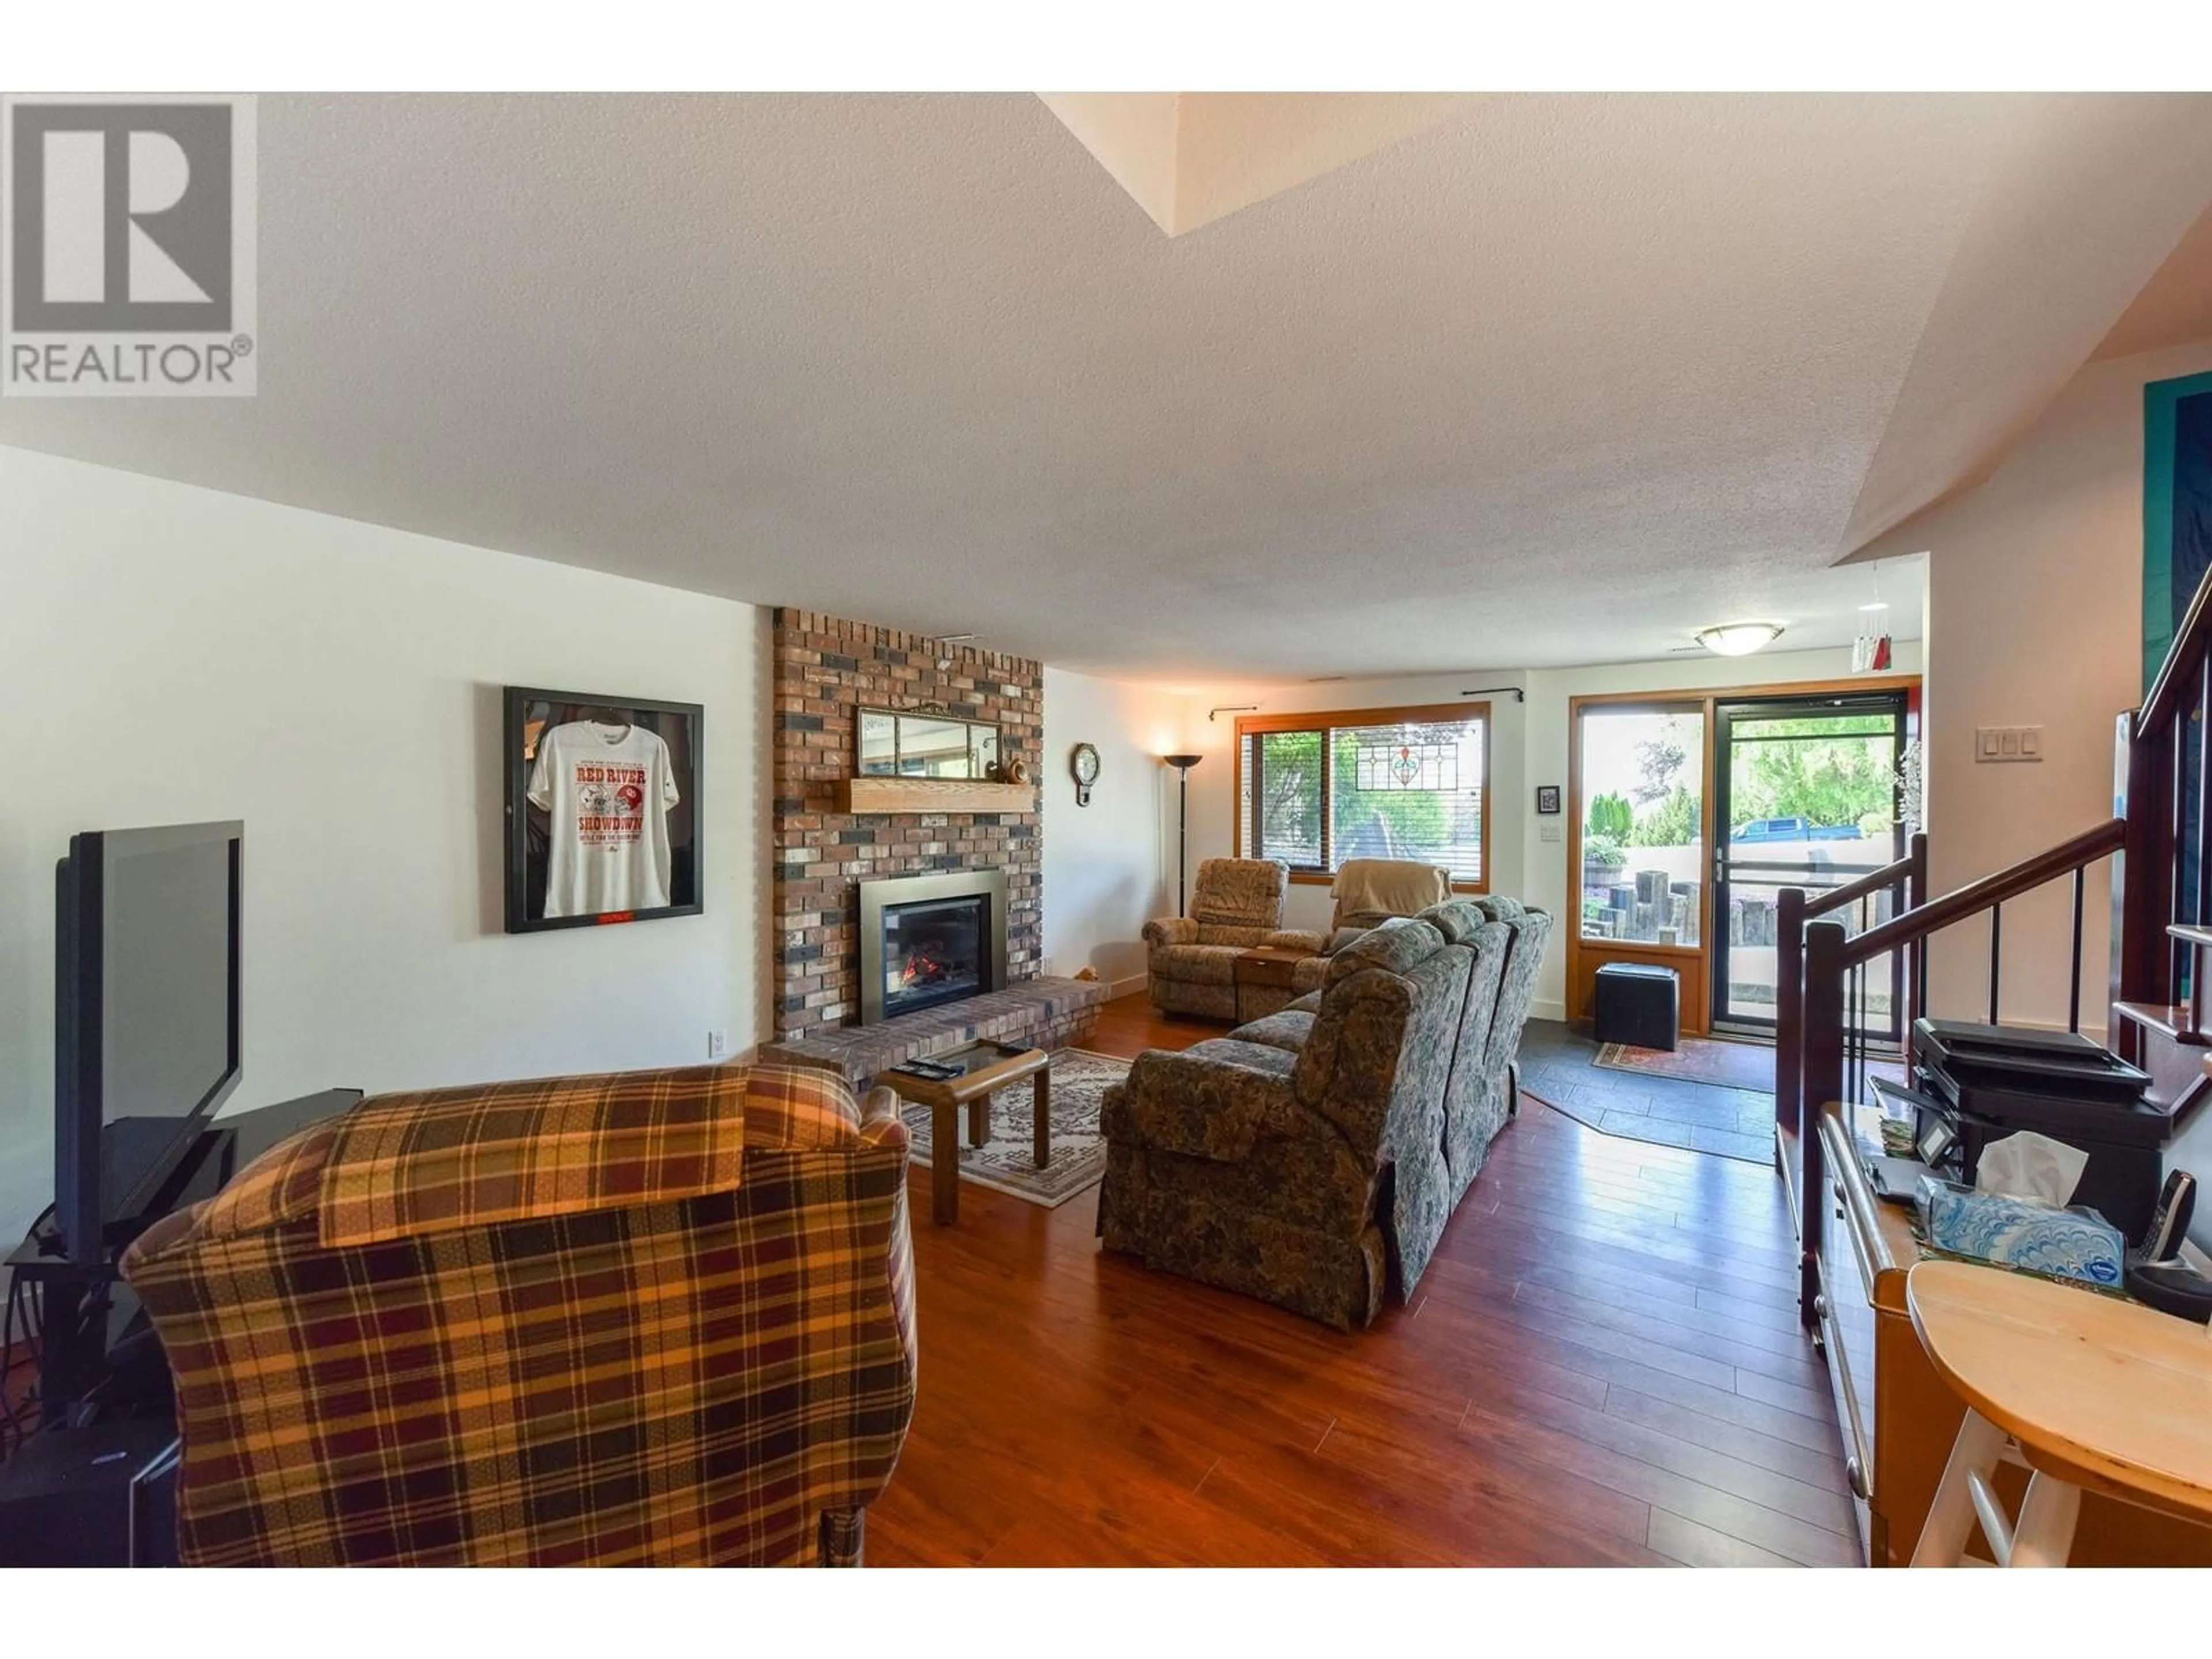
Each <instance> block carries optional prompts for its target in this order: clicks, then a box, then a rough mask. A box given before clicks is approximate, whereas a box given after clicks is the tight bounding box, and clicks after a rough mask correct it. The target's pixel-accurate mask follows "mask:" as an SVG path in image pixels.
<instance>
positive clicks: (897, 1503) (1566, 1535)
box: [868, 996, 1858, 1566]
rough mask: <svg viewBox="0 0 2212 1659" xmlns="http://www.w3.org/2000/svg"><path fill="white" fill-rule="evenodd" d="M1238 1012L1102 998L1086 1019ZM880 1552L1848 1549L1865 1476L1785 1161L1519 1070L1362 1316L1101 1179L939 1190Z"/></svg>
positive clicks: (1153, 1556) (1849, 1558)
mask: <svg viewBox="0 0 2212 1659" xmlns="http://www.w3.org/2000/svg"><path fill="white" fill-rule="evenodd" d="M1221 1029H1222V1028H1220V1027H1218V1026H1212V1025H1208V1024H1205V1023H1202V1022H1199V1021H1184V1020H1177V1021H1172V1022H1169V1021H1163V1020H1160V1019H1158V1018H1157V1017H1156V1016H1154V1015H1153V1013H1152V1010H1151V1009H1150V1007H1149V1006H1147V1005H1146V1002H1145V1000H1144V999H1143V998H1142V997H1140V996H1139V997H1133V998H1122V999H1119V1000H1116V1001H1115V1002H1114V1003H1112V1004H1109V1006H1108V1008H1107V1010H1106V1012H1105V1013H1104V1015H1103V1017H1102V1018H1101V1021H1100V1024H1099V1029H1098V1033H1097V1036H1096V1037H1095V1038H1094V1039H1093V1040H1092V1042H1091V1045H1090V1046H1091V1047H1092V1048H1097V1049H1098V1050H1100V1051H1101V1052H1103V1053H1109V1054H1132V1055H1133V1054H1137V1053H1139V1051H1141V1050H1142V1049H1144V1048H1184V1047H1188V1045H1189V1044H1190V1043H1192V1042H1197V1041H1199V1040H1200V1038H1203V1037H1206V1036H1214V1035H1218V1032H1219V1031H1220V1030H1221ZM927 1181H928V1172H927V1170H921V1171H917V1172H916V1182H915V1209H914V1214H915V1227H914V1236H915V1257H916V1268H917V1273H918V1278H919V1299H920V1320H921V1394H920V1400H919V1402H918V1405H917V1407H916V1410H915V1421H914V1428H913V1431H912V1432H911V1434H910V1435H909V1436H908V1440H907V1444H906V1449H905V1452H904V1455H902V1458H901V1460H900V1463H899V1468H898V1472H897V1474H896V1475H895V1476H894V1477H893V1478H892V1480H891V1484H890V1490H889V1491H888V1492H886V1493H885V1494H884V1497H883V1498H882V1499H881V1500H880V1501H879V1502H878V1504H876V1505H875V1506H874V1507H873V1508H872V1509H871V1510H870V1511H869V1514H868V1558H869V1559H870V1561H871V1562H872V1563H873V1564H875V1565H884V1566H890V1565H954V1564H974V1563H980V1564H983V1565H994V1566H997V1565H1175V1564H1188V1565H1392V1564H1405V1565H1627V1564H1648V1565H1669V1564H1676V1563H1682V1564H1688V1565H1716V1566H1721V1565H1727V1566H1735V1565H1790V1564H1792V1563H1798V1564H1804V1565H1822V1566H1825V1565H1845V1564H1850V1563H1853V1562H1856V1561H1857V1559H1858V1548H1857V1539H1856V1535H1855V1534H1854V1532H1853V1529H1852V1516H1851V1503H1850V1497H1849V1496H1848V1493H1847V1491H1846V1488H1845V1486H1844V1473H1843V1465H1842V1461H1841V1454H1840V1450H1839V1449H1838V1439H1837V1431H1836V1425H1835V1418H1834V1413H1833V1412H1832V1408H1831V1407H1830V1403H1829V1399H1828V1395H1827V1384H1826V1377H1825V1376H1824V1374H1823V1372H1822V1370H1821V1369H1820V1362H1819V1359H1818V1358H1817V1356H1815V1355H1814V1352H1813V1351H1812V1349H1811V1347H1810V1346H1809V1345H1808V1344H1807V1342H1806V1341H1805V1340H1804V1338H1803V1336H1802V1334H1801V1333H1800V1332H1799V1330H1798V1327H1797V1316H1796V1305H1795V1291H1794V1288H1793V1287H1794V1285H1795V1271H1794V1268H1793V1267H1792V1265H1791V1264H1792V1261H1794V1257H1795V1247H1794V1245H1793V1243H1792V1242H1791V1232H1790V1222H1789V1218H1788V1217H1787V1216H1786V1215H1785V1214H1784V1209H1783V1203H1782V1196H1781V1187H1780V1183H1779V1182H1777V1181H1776V1179H1775V1177H1774V1176H1773V1174H1772V1172H1771V1170H1763V1169H1760V1168H1758V1167H1756V1166H1754V1165H1751V1164H1744V1163H1741V1162H1735V1161H1732V1160H1729V1159H1728V1158H1716V1157H1712V1156H1710V1155H1707V1154H1703V1153H1698V1152H1687V1151H1678V1150H1676V1149H1674V1148H1671V1147H1666V1146H1653V1145H1649V1144H1646V1143H1644V1142H1639V1141H1633V1140H1626V1139H1616V1138H1614V1137H1611V1136H1607V1135H1605V1134H1601V1133H1598V1132H1596V1131H1595V1130H1592V1129H1589V1128H1586V1127H1583V1126H1582V1125H1581V1124H1579V1123H1577V1122H1576V1121H1574V1120H1572V1119H1571V1118H1569V1117H1566V1116H1565V1115H1562V1114H1560V1113H1558V1112H1554V1111H1552V1110H1550V1109H1548V1108H1546V1107H1544V1106H1542V1105H1540V1104H1537V1103H1534V1102H1530V1103H1527V1104H1525V1105H1524V1107H1523V1109H1522V1115H1521V1116H1520V1117H1519V1118H1518V1119H1517V1120H1516V1121H1513V1122H1511V1123H1510V1124H1509V1125H1508V1126H1507V1127H1506V1129H1505V1131H1504V1133H1503V1134H1502V1135H1500V1136H1499V1138H1498V1142H1497V1144H1496V1145H1495V1146H1494V1147H1493V1148H1492V1152H1491V1156H1490V1160H1489V1162H1488V1164H1486V1166H1485V1167H1484V1170H1483V1172H1482V1174H1481V1176H1480V1178H1479V1179H1478V1180H1477V1182H1476V1183H1475V1185H1474V1188H1473V1190H1472V1191H1471V1192H1469V1194H1468V1197H1467V1200H1466V1201H1465V1202H1464V1203H1463V1204H1462V1206H1460V1209H1459V1211H1458V1212H1457V1213H1456V1215H1455V1217H1454V1218H1453V1220H1452V1224H1451V1226H1450V1228H1449V1231H1447V1232H1446V1233H1445V1235H1444V1239H1443V1245H1442V1247H1441V1248H1440V1249H1439V1250H1438V1251H1437V1255H1436V1258H1435V1260H1434V1261H1433V1262H1432V1263H1431V1266H1430V1267H1429V1270H1428V1272H1427V1273H1426V1274H1425V1275H1424V1277H1423V1279H1422V1280H1421V1283H1420V1285H1419V1286H1418V1287H1417V1288H1416V1290H1415V1292H1414V1296H1413V1302H1412V1304H1411V1305H1409V1306H1407V1307H1402V1308H1397V1307H1394V1308H1392V1309H1390V1310H1389V1311H1387V1312H1386V1313H1385V1314H1384V1315H1383V1317H1382V1318H1381V1319H1380V1320H1378V1321H1377V1322H1376V1323H1375V1324H1374V1325H1373V1326H1372V1327H1370V1328H1369V1329H1367V1330H1366V1331H1364V1332H1361V1333H1358V1334H1354V1335H1346V1334H1341V1333H1340V1332H1336V1331H1333V1330H1330V1329H1329V1328H1327V1327H1325V1326H1322V1325H1318V1324H1316V1323H1314V1322H1311V1321H1310V1320H1305V1319H1302V1318H1300V1317H1298V1316H1297V1315H1295V1314H1291V1313H1287V1312H1285V1311H1283V1310H1280V1309H1277V1308H1273V1307H1269V1306H1267V1305H1266V1304H1262V1303H1259V1302H1255V1301H1251V1300H1249V1298H1246V1297H1238V1296H1232V1295H1230V1294H1228V1293H1227V1292H1225V1291H1216V1290H1212V1289H1209V1288H1208V1287H1206V1286H1205V1285H1196V1284H1193V1283H1191V1282H1190V1281H1188V1280H1187V1279H1177V1278H1174V1277H1172V1276H1170V1275H1168V1274H1165V1273H1152V1272H1151V1271H1148V1270H1147V1269H1146V1268H1145V1267H1142V1266H1140V1265H1139V1264H1137V1263H1136V1262H1133V1261H1128V1260H1127V1259H1125V1258H1122V1257H1119V1256H1109V1255H1103V1254H1102V1253H1101V1252H1100V1250H1099V1249H1098V1246H1097V1241H1096V1239H1095V1237H1093V1228H1094V1225H1095V1222H1096V1219H1097V1194H1096V1192H1095V1191H1094V1192H1093V1193H1091V1194H1085V1196H1083V1197H1081V1198H1078V1199H1076V1200H1072V1201H1071V1202H1069V1203H1067V1204H1066V1205H1063V1206H1061V1207H1060V1208H1059V1209H1057V1210H1042V1209H1039V1208H1037V1207H1036V1206H1032V1205H1029V1204H1024V1203H1023V1202H1022V1201H1021V1200H1018V1199H1014V1198H1011V1197H1007V1196H1006V1195H1004V1194H999V1193H995V1192H993V1191H991V1190H989V1189H988V1188H980V1187H977V1186H975V1184H973V1183H972V1182H971V1183H969V1184H967V1185H964V1186H963V1188H962V1189H961V1194H960V1219H959V1221H958V1223H957V1225H953V1226H951V1227H939V1226H935V1225H932V1224H931V1223H930V1221H929V1220H928V1215H929V1204H928V1190H927Z"/></svg>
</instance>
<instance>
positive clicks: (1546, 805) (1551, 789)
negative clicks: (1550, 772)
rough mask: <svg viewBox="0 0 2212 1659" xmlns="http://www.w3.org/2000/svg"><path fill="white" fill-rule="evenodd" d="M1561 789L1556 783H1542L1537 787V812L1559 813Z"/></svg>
mask: <svg viewBox="0 0 2212 1659" xmlns="http://www.w3.org/2000/svg"><path fill="white" fill-rule="evenodd" d="M1559 788H1560V786H1559V785H1558V784H1556V783H1540V784H1538V785H1537V786H1536V810H1537V811H1539V812H1545V813H1556V812H1558V811H1559Z"/></svg>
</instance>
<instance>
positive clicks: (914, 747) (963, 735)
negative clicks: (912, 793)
mask: <svg viewBox="0 0 2212 1659" xmlns="http://www.w3.org/2000/svg"><path fill="white" fill-rule="evenodd" d="M859 712H860V755H859V757H858V760H859V766H858V768H857V775H859V776H860V777H864V778H967V779H973V780H987V781H991V782H997V781H999V728H998V727H997V726H993V725H990V724H989V723H987V722H986V721H982V720H966V719H963V718H962V717H961V716H960V715H957V714H951V713H950V712H948V711H945V710H943V709H938V708H905V709H901V708H866V707H863V708H861V709H860V711H859Z"/></svg>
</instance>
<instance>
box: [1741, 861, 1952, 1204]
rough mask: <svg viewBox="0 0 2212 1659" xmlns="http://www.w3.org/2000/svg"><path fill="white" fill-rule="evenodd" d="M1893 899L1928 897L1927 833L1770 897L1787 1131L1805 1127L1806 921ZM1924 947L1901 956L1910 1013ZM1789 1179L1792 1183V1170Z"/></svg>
mask: <svg viewBox="0 0 2212 1659" xmlns="http://www.w3.org/2000/svg"><path fill="white" fill-rule="evenodd" d="M1885 892H1886V893H1888V894H1890V895H1891V896H1893V898H1894V899H1896V901H1897V908H1896V910H1895V911H1894V912H1893V914H1895V915H1902V914H1904V913H1905V912H1907V911H1911V910H1916V909H1917V908H1920V906H1921V905H1923V904H1924V903H1925V902H1927V900H1928V836H1927V835H1926V834H1925V832H1923V831H1921V830H1917V829H1916V830H1914V831H1913V833H1912V835H1911V837H1910V838H1909V839H1908V840H1907V841H1906V842H1905V856H1904V857H1903V858H1901V859H1897V860H1893V861H1892V862H1890V863H1888V864H1885V865H1884V866H1882V867H1881V869H1879V870H1873V871H1869V872H1867V873H1866V874H1864V875H1863V876H1860V877H1859V878H1857V880H1854V881H1849V882H1846V883H1844V884H1843V885H1842V886H1840V887H1831V888H1827V889H1825V890H1819V891H1815V892H1813V893H1808V892H1807V891H1806V890H1804V889H1803V888H1802V887H1784V888H1782V889H1780V890H1778V892H1777V893H1776V895H1775V903H1774V945H1775V951H1774V961H1775V983H1774V1121H1775V1122H1776V1123H1777V1124H1778V1125H1779V1126H1780V1127H1782V1128H1783V1129H1784V1130H1785V1131H1786V1132H1787V1133H1788V1134H1790V1135H1791V1136H1798V1135H1802V1133H1804V1130H1805V1123H1804V1110H1803V1103H1804V1100H1805V1093H1804V1069H1803V1067H1804V1053H1805V925H1806V923H1808V922H1810V921H1819V920H1820V918H1821V917H1823V916H1830V915H1835V914H1836V913H1837V912H1838V911H1840V910H1844V909H1846V908H1849V907H1850V906H1851V905H1854V904H1863V903H1864V902H1865V901H1867V900H1868V899H1870V898H1873V897H1875V896H1878V895H1880V894H1882V893H1885ZM1926 962H1927V956H1926V952H1925V949H1924V947H1923V948H1922V949H1919V950H1916V951H1912V952H1910V953H1908V955H1907V956H1906V957H1905V1010H1906V1012H1907V1017H1908V1018H1910V1017H1911V1015H1913V1014H1917V1013H1921V1012H1925V1010H1926V1005H1927V998H1926V995H1925V987H1924V980H1925V975H1924V973H1923V969H1924V967H1925V965H1926ZM1791 1184H1792V1186H1793V1187H1794V1186H1795V1185H1796V1172H1795V1171H1792V1173H1791Z"/></svg>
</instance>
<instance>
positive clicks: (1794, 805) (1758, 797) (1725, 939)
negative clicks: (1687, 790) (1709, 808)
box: [1711, 690, 1906, 1041]
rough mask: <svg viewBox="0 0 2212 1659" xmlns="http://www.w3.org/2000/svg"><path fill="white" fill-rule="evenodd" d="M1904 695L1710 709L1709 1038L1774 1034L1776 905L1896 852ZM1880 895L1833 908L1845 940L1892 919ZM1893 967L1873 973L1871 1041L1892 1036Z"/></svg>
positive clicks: (1764, 701)
mask: <svg viewBox="0 0 2212 1659" xmlns="http://www.w3.org/2000/svg"><path fill="white" fill-rule="evenodd" d="M1905 713H1906V711H1905V693H1904V692H1903V691H1899V690H1881V691H1868V692H1857V693H1850V694H1844V695H1838V696H1814V697H1800V698H1794V699H1793V698H1788V697H1757V698H1747V699H1744V700H1742V701H1741V702H1729V701H1728V700H1726V699H1722V700H1719V701H1718V702H1717V704H1716V707H1715V709H1714V732H1713V747H1714V754H1715V766H1714V772H1715V790H1716V793H1715V795H1714V829H1713V837H1714V842H1715V846H1714V855H1713V924H1712V936H1713V937H1712V947H1711V959H1712V987H1711V994H1712V1018H1713V1024H1714V1026H1715V1028H1716V1029H1718V1030H1735V1031H1740V1032H1743V1033H1745V1034H1747V1035H1749V1034H1771V1032H1772V1031H1773V1030H1774V1009H1775V983H1776V974H1777V966H1778V963H1777V957H1776V949H1775V903H1776V896H1777V895H1778V893H1779V891H1780V890H1781V889H1783V888H1784V887H1801V888H1803V889H1804V890H1805V891H1806V893H1807V895H1808V896H1813V895H1816V894H1819V893H1821V892H1825V891H1827V890H1832V889H1833V888H1837V887H1841V886H1844V884H1847V883H1849V882H1851V881H1853V880H1855V879H1857V878H1858V877H1860V876H1862V875H1865V874H1867V873H1869V872H1872V871H1875V870H1878V869H1880V868H1881V866H1884V865H1886V864H1888V863H1890V862H1891V861H1892V860H1895V859H1898V858H1900V857H1902V856H1903V855H1904V852H1905V830H1904V827H1903V825H1902V824H1901V823H1900V822H1899V811H1898V787H1899V780H1898V763H1899V761H1900V760H1902V759H1903V757H1904V753H1905ZM1893 904H1894V900H1893V897H1892V896H1890V895H1889V894H1887V893H1883V894H1879V895H1877V896H1875V897H1873V898H1871V899H1869V900H1866V901H1864V902H1862V903H1859V904H1855V905H1851V906H1850V907H1848V908H1845V909H1844V910H1843V911H1841V912H1838V915H1836V917H1835V920H1838V921H1842V922H1843V923H1844V925H1845V926H1846V927H1849V928H1850V930H1851V931H1852V932H1854V933H1857V932H1858V931H1859V930H1861V929H1862V928H1864V927H1873V926H1875V924H1876V923H1879V922H1881V921H1885V920H1887V918H1888V916H1889V915H1890V914H1891V912H1892V908H1893ZM1898 972H1899V964H1895V963H1893V964H1889V966H1888V968H1887V969H1886V970H1885V969H1884V967H1883V965H1882V964H1880V963H1872V964H1869V974H1868V979H1867V986H1866V1002H1865V1007H1864V1010H1863V1014H1862V1016H1861V1019H1862V1023H1863V1025H1864V1027H1865V1030H1866V1033H1867V1035H1868V1036H1871V1037H1875V1038H1877V1039H1887V1040H1890V1041H1894V1040H1896V1039H1897V1038H1898V1037H1899V1036H1900V1035H1901V1030H1900V1027H1899V1010H1900V1008H1901V1006H1902V995H1901V987H1900V986H1899V983H1898Z"/></svg>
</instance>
